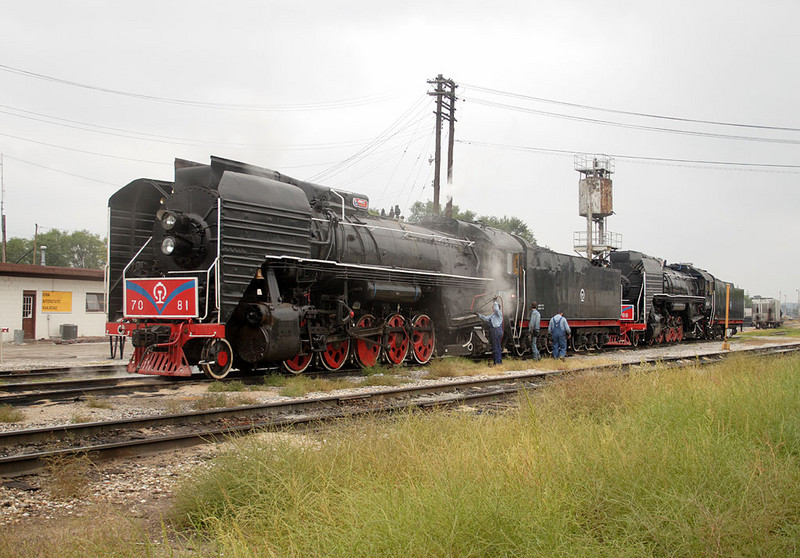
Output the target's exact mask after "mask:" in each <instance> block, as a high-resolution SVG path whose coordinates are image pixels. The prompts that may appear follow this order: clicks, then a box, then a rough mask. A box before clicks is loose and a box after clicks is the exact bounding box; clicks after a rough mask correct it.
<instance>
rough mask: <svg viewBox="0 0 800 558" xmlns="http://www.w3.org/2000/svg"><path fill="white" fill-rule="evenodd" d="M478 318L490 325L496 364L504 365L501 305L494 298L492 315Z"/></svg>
mask: <svg viewBox="0 0 800 558" xmlns="http://www.w3.org/2000/svg"><path fill="white" fill-rule="evenodd" d="M478 316H479V317H480V318H481V319H482V320H483V321H484V322H487V323H488V324H489V334H490V336H491V338H492V353H493V356H494V363H495V364H502V363H503V312H502V311H501V310H500V303H499V302H497V297H494V305H492V313H491V314H490V315H488V316H484V315H483V314H478Z"/></svg>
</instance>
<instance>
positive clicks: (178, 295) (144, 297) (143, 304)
mask: <svg viewBox="0 0 800 558" xmlns="http://www.w3.org/2000/svg"><path fill="white" fill-rule="evenodd" d="M197 298H198V297H197V279H195V278H191V279H185V278H184V279H168V278H166V277H161V278H157V279H126V280H125V317H126V318H196V317H197V316H198V313H197Z"/></svg>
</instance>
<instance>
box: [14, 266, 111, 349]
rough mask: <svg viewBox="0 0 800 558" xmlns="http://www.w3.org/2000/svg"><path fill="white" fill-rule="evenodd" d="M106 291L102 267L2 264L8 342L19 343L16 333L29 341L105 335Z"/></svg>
mask: <svg viewBox="0 0 800 558" xmlns="http://www.w3.org/2000/svg"><path fill="white" fill-rule="evenodd" d="M104 291H105V282H104V279H103V271H102V270H100V269H78V268H73V267H50V266H39V265H28V264H11V263H0V328H2V329H8V331H7V332H4V333H2V335H3V341H4V342H5V341H13V340H14V330H22V331H24V337H25V339H50V338H58V337H61V336H62V331H63V332H64V337H68V336H70V334H75V333H77V335H78V336H80V337H93V336H102V335H105V323H106V309H105V294H104ZM62 326H67V327H66V328H64V327H62ZM73 326H77V332H76V328H75V327H73Z"/></svg>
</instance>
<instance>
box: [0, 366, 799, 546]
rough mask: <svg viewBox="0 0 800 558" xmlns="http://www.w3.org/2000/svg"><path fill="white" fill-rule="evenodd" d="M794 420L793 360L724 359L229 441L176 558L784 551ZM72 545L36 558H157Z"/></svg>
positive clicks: (181, 511)
mask: <svg viewBox="0 0 800 558" xmlns="http://www.w3.org/2000/svg"><path fill="white" fill-rule="evenodd" d="M798 409H800V358H797V357H785V358H774V359H752V358H749V359H748V358H741V357H738V358H736V357H734V358H733V359H732V360H730V361H728V362H726V363H724V364H721V365H716V366H714V367H708V368H702V369H701V368H688V369H681V370H657V369H656V370H653V369H648V370H647V371H646V372H637V373H633V374H631V375H628V376H609V375H605V376H586V375H583V376H581V377H579V378H566V379H565V380H564V381H562V382H557V383H554V384H553V385H550V386H548V387H547V388H546V389H544V390H541V391H539V392H536V393H533V394H529V395H527V396H524V397H522V399H521V405H520V409H519V411H518V412H508V413H506V414H503V415H499V416H497V415H486V414H483V415H475V414H473V413H461V412H450V413H433V414H425V413H414V414H409V415H405V416H402V417H399V418H394V419H386V418H382V419H379V418H374V419H364V420H358V421H354V422H351V423H346V424H345V425H343V424H337V426H336V427H335V428H333V429H325V430H324V431H321V432H319V433H311V434H305V435H300V434H288V433H287V434H284V435H275V436H264V437H260V438H253V439H248V440H243V441H240V442H238V443H237V444H236V448H235V451H232V452H230V453H229V454H226V455H224V456H222V457H221V458H218V459H217V460H215V461H214V462H212V463H211V464H210V466H209V467H207V468H203V469H200V470H197V471H196V472H195V473H194V475H193V476H192V477H191V478H190V479H187V480H186V481H185V482H184V484H183V486H182V488H181V489H180V491H179V493H178V498H177V502H176V505H175V507H174V509H173V511H172V518H173V520H174V521H175V522H177V527H176V528H178V529H180V533H182V534H184V535H185V534H187V533H188V534H189V535H187V536H189V537H190V541H188V542H186V541H184V545H178V546H182V548H183V549H182V550H180V551H177V552H175V554H174V555H178V556H183V555H194V554H204V555H214V556H216V555H225V556H348V557H349V556H370V557H371V556H403V557H405V556H498V555H500V556H503V555H505V556H509V555H511V556H554V555H557V556H614V557H616V556H637V557H638V556H648V555H651V556H664V555H669V556H756V555H757V556H787V555H796V554H797V553H798V552H800V416H798V412H797V411H798ZM172 529H173V527H165V533H167V534H169V535H170V536H169V538H170V539H171V540H173V541H174V540H175V533H174V532H173V531H172ZM110 532H114V533H115V536H114V539H113V540H108V538H107V537H108V534H109V533H110ZM72 533H73V534H72V535H71V537H72V538H68V539H67V540H64V539H61V540H59V544H58V546H51V547H50V549H51V550H50V551H47V545H44V546H42V545H41V543H40V545H39V546H38V550H39V551H42V552H39V554H43V555H44V554H50V553H51V552H52V555H59V556H73V555H74V556H78V555H81V554H82V553H86V552H89V553H91V554H95V555H109V554H113V555H119V556H138V555H141V554H142V553H144V554H151V555H159V556H160V555H170V551H169V549H167V548H165V547H164V546H163V545H156V544H154V543H152V542H149V541H148V540H147V539H146V538H145V537H144V536H143V534H142V532H141V531H137V530H136V528H135V524H134V527H131V528H130V529H129V530H128V531H127V533H125V532H120V531H111V530H109V529H106V530H104V531H102V534H100V533H97V530H96V529H95V530H94V531H92V530H90V529H89V527H88V526H87V531H86V532H85V533H81V532H80V531H75V530H73V531H72ZM75 533H78V534H75ZM152 536H153V535H152V534H151V537H152ZM156 537H158V535H156ZM121 539H124V540H121ZM11 540H12V539H6V540H5V541H4V540H3V539H2V538H0V551H2V550H3V548H4V547H5V549H9V548H13V549H14V550H16V551H20V550H22V549H23V546H20V545H19V543H18V542H17V546H16V547H14V546H9V542H10V541H11ZM188 549H192V550H188Z"/></svg>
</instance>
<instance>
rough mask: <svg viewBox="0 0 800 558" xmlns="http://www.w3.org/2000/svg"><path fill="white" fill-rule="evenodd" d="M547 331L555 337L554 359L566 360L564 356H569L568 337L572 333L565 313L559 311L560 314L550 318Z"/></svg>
mask: <svg viewBox="0 0 800 558" xmlns="http://www.w3.org/2000/svg"><path fill="white" fill-rule="evenodd" d="M547 331H549V332H550V335H551V336H552V337H553V358H560V359H561V360H564V356H565V355H566V354H567V337H569V336H570V334H571V333H572V331H571V330H570V329H569V324H568V323H567V319H566V318H565V317H564V312H562V311H560V310H559V311H558V314H556V315H555V316H553V317H552V318H550V325H548V326H547Z"/></svg>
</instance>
